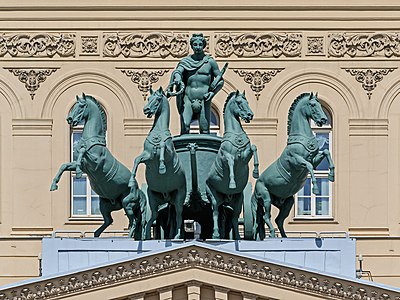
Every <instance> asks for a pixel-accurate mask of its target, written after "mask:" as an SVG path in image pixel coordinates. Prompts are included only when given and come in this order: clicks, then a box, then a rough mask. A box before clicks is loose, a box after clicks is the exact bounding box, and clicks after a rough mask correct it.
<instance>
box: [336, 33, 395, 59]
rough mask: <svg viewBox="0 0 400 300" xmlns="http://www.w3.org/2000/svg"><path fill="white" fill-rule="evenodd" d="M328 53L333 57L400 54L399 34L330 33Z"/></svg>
mask: <svg viewBox="0 0 400 300" xmlns="http://www.w3.org/2000/svg"><path fill="white" fill-rule="evenodd" d="M328 53H329V55H330V56H333V57H344V56H350V57H366V56H385V57H392V56H400V35H399V34H398V33H372V34H368V33H358V34H352V33H335V34H330V35H329V46H328Z"/></svg>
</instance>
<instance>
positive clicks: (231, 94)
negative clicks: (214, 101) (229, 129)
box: [222, 92, 236, 114]
mask: <svg viewBox="0 0 400 300" xmlns="http://www.w3.org/2000/svg"><path fill="white" fill-rule="evenodd" d="M234 94H236V92H231V93H230V94H229V95H228V97H227V98H226V100H225V104H224V108H223V110H222V114H225V109H226V106H227V105H228V102H229V100H231V99H232V98H233V96H234Z"/></svg>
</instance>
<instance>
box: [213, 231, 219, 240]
mask: <svg viewBox="0 0 400 300" xmlns="http://www.w3.org/2000/svg"><path fill="white" fill-rule="evenodd" d="M212 239H213V240H220V239H221V238H220V237H219V233H218V234H216V233H213V235H212Z"/></svg>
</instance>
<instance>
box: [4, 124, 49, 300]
mask: <svg viewBox="0 0 400 300" xmlns="http://www.w3.org/2000/svg"><path fill="white" fill-rule="evenodd" d="M52 129H53V120H51V119H13V120H12V131H13V136H51V135H52ZM0 299H1V298H0Z"/></svg>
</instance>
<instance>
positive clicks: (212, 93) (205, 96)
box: [203, 92, 215, 102]
mask: <svg viewBox="0 0 400 300" xmlns="http://www.w3.org/2000/svg"><path fill="white" fill-rule="evenodd" d="M214 95H215V94H214V92H208V93H207V94H205V95H204V97H203V99H204V101H205V102H208V101H211V99H212V98H213V97H214Z"/></svg>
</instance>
